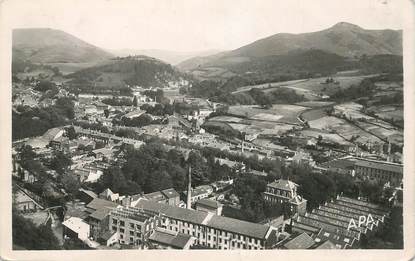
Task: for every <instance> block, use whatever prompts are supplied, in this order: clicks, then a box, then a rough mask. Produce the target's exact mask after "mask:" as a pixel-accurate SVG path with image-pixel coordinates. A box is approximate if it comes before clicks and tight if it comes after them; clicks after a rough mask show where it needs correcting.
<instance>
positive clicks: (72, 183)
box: [61, 173, 81, 198]
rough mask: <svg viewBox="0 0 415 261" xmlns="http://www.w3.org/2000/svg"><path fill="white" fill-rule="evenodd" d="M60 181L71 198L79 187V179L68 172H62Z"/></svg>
mask: <svg viewBox="0 0 415 261" xmlns="http://www.w3.org/2000/svg"><path fill="white" fill-rule="evenodd" d="M61 182H62V185H63V187H64V188H65V191H66V192H67V193H69V194H70V196H71V197H72V198H73V197H74V196H75V195H76V194H77V193H78V190H79V188H80V187H81V184H80V182H79V180H78V179H77V178H76V177H75V176H74V175H73V174H70V173H66V174H64V175H63V176H62V179H61Z"/></svg>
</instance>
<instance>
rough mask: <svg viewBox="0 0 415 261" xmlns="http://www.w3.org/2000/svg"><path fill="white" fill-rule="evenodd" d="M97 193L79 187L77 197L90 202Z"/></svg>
mask: <svg viewBox="0 0 415 261" xmlns="http://www.w3.org/2000/svg"><path fill="white" fill-rule="evenodd" d="M97 197H98V195H97V194H95V193H94V192H93V191H90V190H86V189H83V188H80V189H79V193H78V198H79V199H80V200H81V201H82V202H85V203H86V204H88V203H89V202H91V201H92V200H93V199H94V198H97Z"/></svg>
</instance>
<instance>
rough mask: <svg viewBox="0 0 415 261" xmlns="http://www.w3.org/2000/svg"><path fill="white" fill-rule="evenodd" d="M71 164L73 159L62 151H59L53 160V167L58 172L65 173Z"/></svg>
mask: <svg viewBox="0 0 415 261" xmlns="http://www.w3.org/2000/svg"><path fill="white" fill-rule="evenodd" d="M71 164H72V160H71V158H70V157H69V156H68V155H66V154H65V153H63V152H62V151H57V152H56V154H55V157H54V158H53V159H52V161H51V168H52V169H54V170H56V172H57V173H59V174H63V173H64V172H65V170H66V169H67V168H68V167H69V166H70V165H71Z"/></svg>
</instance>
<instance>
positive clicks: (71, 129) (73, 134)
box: [65, 126, 77, 140]
mask: <svg viewBox="0 0 415 261" xmlns="http://www.w3.org/2000/svg"><path fill="white" fill-rule="evenodd" d="M65 131H66V136H67V137H68V138H69V139H70V140H74V139H76V136H77V135H76V131H75V128H74V126H70V127H68V128H66V129H65Z"/></svg>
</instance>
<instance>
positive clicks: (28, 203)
mask: <svg viewBox="0 0 415 261" xmlns="http://www.w3.org/2000/svg"><path fill="white" fill-rule="evenodd" d="M13 205H14V206H15V208H16V209H17V210H18V211H20V212H31V211H33V212H34V211H37V210H40V209H43V207H42V206H41V205H40V204H39V203H37V202H36V201H35V200H34V199H33V198H32V197H30V196H29V195H28V194H27V193H25V192H24V191H23V190H21V189H19V188H17V189H16V192H15V193H14V194H13Z"/></svg>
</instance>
